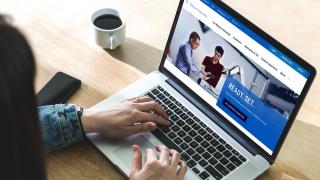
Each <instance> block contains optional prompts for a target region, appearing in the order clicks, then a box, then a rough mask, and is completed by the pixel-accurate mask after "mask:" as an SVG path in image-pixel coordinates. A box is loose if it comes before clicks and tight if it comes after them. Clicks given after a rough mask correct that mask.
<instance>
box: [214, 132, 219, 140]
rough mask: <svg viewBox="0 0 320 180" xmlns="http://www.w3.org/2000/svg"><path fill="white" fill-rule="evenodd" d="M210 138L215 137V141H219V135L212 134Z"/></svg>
mask: <svg viewBox="0 0 320 180" xmlns="http://www.w3.org/2000/svg"><path fill="white" fill-rule="evenodd" d="M212 136H213V137H215V138H216V139H219V138H220V137H219V135H218V134H216V133H212Z"/></svg>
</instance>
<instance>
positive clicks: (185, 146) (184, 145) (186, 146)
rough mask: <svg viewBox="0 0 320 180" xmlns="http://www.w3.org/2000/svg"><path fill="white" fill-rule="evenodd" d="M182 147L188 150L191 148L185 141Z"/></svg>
mask: <svg viewBox="0 0 320 180" xmlns="http://www.w3.org/2000/svg"><path fill="white" fill-rule="evenodd" d="M180 147H181V149H183V150H186V149H188V148H189V145H188V144H187V143H185V142H184V143H182V144H180Z"/></svg>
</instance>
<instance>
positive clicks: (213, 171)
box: [205, 165, 223, 179]
mask: <svg viewBox="0 0 320 180" xmlns="http://www.w3.org/2000/svg"><path fill="white" fill-rule="evenodd" d="M205 169H206V170H207V171H208V173H210V174H211V176H213V177H214V178H215V179H221V178H222V177H223V176H222V175H221V174H220V173H219V172H218V171H217V170H216V169H214V167H212V166H211V165H209V166H207V167H206V168H205Z"/></svg>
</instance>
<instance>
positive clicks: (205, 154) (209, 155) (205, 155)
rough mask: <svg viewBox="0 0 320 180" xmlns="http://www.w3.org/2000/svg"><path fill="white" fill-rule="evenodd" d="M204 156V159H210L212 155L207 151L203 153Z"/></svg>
mask: <svg viewBox="0 0 320 180" xmlns="http://www.w3.org/2000/svg"><path fill="white" fill-rule="evenodd" d="M202 157H203V158H204V159H210V158H211V157H212V156H211V154H209V153H208V152H205V153H203V154H202Z"/></svg>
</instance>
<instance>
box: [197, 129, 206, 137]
mask: <svg viewBox="0 0 320 180" xmlns="http://www.w3.org/2000/svg"><path fill="white" fill-rule="evenodd" d="M198 133H199V134H200V135H201V136H204V135H205V134H207V131H206V130H204V129H199V131H198Z"/></svg>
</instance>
